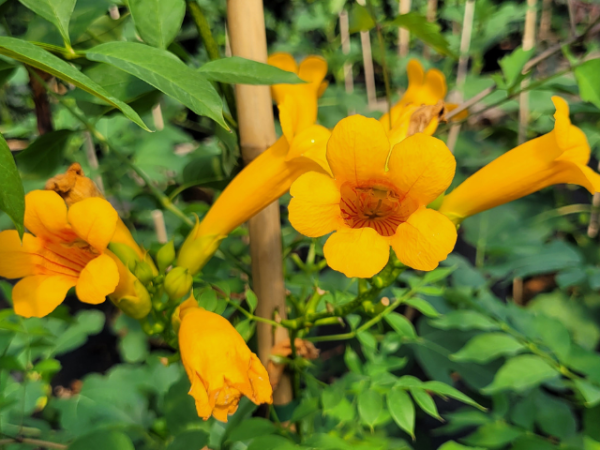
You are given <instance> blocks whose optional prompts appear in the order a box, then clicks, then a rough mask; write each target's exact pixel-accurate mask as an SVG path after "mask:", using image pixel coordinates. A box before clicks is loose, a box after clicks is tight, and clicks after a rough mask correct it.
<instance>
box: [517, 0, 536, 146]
mask: <svg viewBox="0 0 600 450" xmlns="http://www.w3.org/2000/svg"><path fill="white" fill-rule="evenodd" d="M536 3H537V0H527V13H526V15H525V31H524V33H523V50H525V51H527V50H531V49H532V48H533V46H534V45H535V21H536ZM528 84H529V80H523V82H522V83H521V89H523V88H526V87H527V85H528ZM528 123H529V91H525V92H522V93H521V94H520V95H519V141H518V142H519V145H520V144H522V143H523V142H525V140H526V139H527V125H528Z"/></svg>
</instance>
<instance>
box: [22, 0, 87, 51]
mask: <svg viewBox="0 0 600 450" xmlns="http://www.w3.org/2000/svg"><path fill="white" fill-rule="evenodd" d="M19 1H20V2H21V3H23V4H24V5H25V6H27V7H28V8H29V9H31V10H32V11H33V12H34V13H36V14H37V15H38V16H42V17H43V18H44V19H46V20H47V21H48V22H51V23H53V24H54V25H55V26H56V28H58V31H59V32H60V35H61V36H62V38H63V40H64V41H65V43H67V44H69V45H70V44H71V39H70V38H69V21H70V20H71V14H73V9H74V8H75V2H76V1H77V0H19Z"/></svg>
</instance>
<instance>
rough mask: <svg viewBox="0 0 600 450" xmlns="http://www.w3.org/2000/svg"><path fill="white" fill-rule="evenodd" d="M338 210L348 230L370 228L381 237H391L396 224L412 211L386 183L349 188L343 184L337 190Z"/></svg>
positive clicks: (348, 184)
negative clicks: (339, 197) (340, 211)
mask: <svg viewBox="0 0 600 450" xmlns="http://www.w3.org/2000/svg"><path fill="white" fill-rule="evenodd" d="M340 191H341V197H342V198H341V201H340V209H341V210H342V217H343V218H344V222H346V225H348V226H349V227H350V228H365V227H369V228H373V229H374V230H375V231H377V232H378V233H379V234H380V235H382V236H393V235H394V234H395V233H396V229H397V228H398V225H400V224H401V223H402V222H405V221H406V220H407V219H408V216H409V215H410V214H411V213H412V212H413V211H414V208H411V205H410V202H405V201H404V199H403V198H401V197H400V195H399V194H398V192H396V190H395V189H394V188H393V187H392V186H389V185H387V184H386V183H382V182H380V183H373V184H369V185H364V186H352V185H351V184H350V183H344V184H343V185H342V187H341V189H340Z"/></svg>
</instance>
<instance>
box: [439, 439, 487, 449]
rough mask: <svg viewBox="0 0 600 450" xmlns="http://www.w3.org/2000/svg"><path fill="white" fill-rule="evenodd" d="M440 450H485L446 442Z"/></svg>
mask: <svg viewBox="0 0 600 450" xmlns="http://www.w3.org/2000/svg"><path fill="white" fill-rule="evenodd" d="M438 450H485V449H484V448H483V447H467V446H466V445H461V444H459V443H457V442H454V441H449V442H446V443H445V444H444V445H442V446H441V447H440V448H438Z"/></svg>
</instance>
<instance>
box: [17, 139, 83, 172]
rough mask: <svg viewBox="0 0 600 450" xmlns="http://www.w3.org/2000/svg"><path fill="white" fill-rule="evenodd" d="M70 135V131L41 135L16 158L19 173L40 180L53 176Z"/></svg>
mask: <svg viewBox="0 0 600 450" xmlns="http://www.w3.org/2000/svg"><path fill="white" fill-rule="evenodd" d="M72 134H73V131H71V130H56V131H51V132H49V133H46V134H42V135H41V136H40V137H38V138H37V139H36V140H35V141H33V142H32V143H31V144H29V147H27V148H26V149H25V150H23V151H22V152H21V153H19V155H18V156H17V158H16V159H17V162H18V163H19V168H20V169H21V171H22V172H25V173H31V174H35V175H37V176H38V177H40V178H48V177H50V176H51V175H54V173H55V172H56V170H57V169H58V168H59V167H60V165H61V163H62V162H63V155H64V152H65V150H66V148H67V143H68V142H69V138H70V137H71V135H72Z"/></svg>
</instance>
